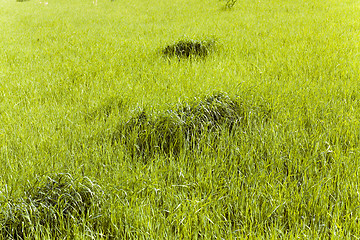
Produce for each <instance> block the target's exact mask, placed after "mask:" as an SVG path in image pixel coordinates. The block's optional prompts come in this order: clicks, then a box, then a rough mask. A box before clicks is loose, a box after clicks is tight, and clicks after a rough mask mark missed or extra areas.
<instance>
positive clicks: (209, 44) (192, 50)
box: [162, 39, 215, 58]
mask: <svg viewBox="0 0 360 240" xmlns="http://www.w3.org/2000/svg"><path fill="white" fill-rule="evenodd" d="M214 48H215V41H214V40H213V39H212V40H206V41H196V40H180V41H179V42H177V43H175V44H172V45H168V46H167V47H166V48H164V49H163V51H162V53H163V55H164V56H167V57H175V56H176V57H178V58H190V57H206V56H207V55H208V54H209V53H210V52H211V51H212V50H213V49H214Z"/></svg>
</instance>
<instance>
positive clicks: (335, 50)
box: [0, 0, 360, 239]
mask: <svg viewBox="0 0 360 240" xmlns="http://www.w3.org/2000/svg"><path fill="white" fill-rule="evenodd" d="M0 1H1V3H0V38H1V41H0V49H1V50H0V204H1V206H0V211H1V212H0V224H1V225H0V233H1V234H3V235H2V236H0V238H4V239H5V238H6V235H5V233H4V229H6V227H7V226H8V228H7V229H9V228H10V229H11V226H15V225H16V222H13V224H14V225H11V224H10V225H4V224H5V223H6V219H10V218H11V216H13V215H11V214H15V215H16V214H20V215H21V214H23V215H21V216H22V217H26V216H29V219H31V221H30V220H29V223H30V224H29V226H30V227H29V228H30V229H33V230H31V231H29V232H28V233H29V237H28V238H29V239H33V238H36V239H44V238H49V239H51V238H55V236H54V235H51V234H52V232H53V229H51V228H46V227H45V228H44V226H41V224H40V225H39V222H38V221H36V218H34V216H35V217H36V216H37V215H36V214H38V213H39V212H37V213H36V212H34V213H30V214H28V215H26V214H25V213H24V211H25V210H26V209H27V210H29V206H30V205H31V204H30V203H31V201H30V200H29V196H28V195H27V192H28V191H29V188H30V189H33V188H34V186H38V185H36V184H40V185H41V184H46V179H48V177H50V178H53V176H58V175H56V174H60V173H66V174H69V176H73V178H71V179H75V180H74V181H75V182H76V181H79V183H76V184H81V179H83V178H84V177H85V178H86V179H87V178H89V179H91V181H93V182H94V183H96V184H97V185H98V186H100V188H101V189H102V191H104V194H103V195H99V196H100V197H99V196H98V195H96V196H97V197H95V198H92V199H97V200H94V201H95V202H93V204H94V206H95V207H96V206H97V205H96V204H97V203H99V204H100V203H101V206H99V208H97V209H96V208H94V209H92V210H90V212H89V215H88V216H80V217H79V216H77V215H76V214H74V216H73V218H69V219H72V220H66V218H64V219H63V220H59V222H58V224H59V226H60V227H59V228H58V230H59V229H60V230H59V231H58V232H60V233H59V234H60V235H61V234H62V235H61V237H63V238H66V236H67V238H68V239H71V238H75V239H101V238H104V239H106V238H110V237H113V238H115V239H221V238H222V239H281V238H283V239H295V238H300V239H318V238H321V239H322V238H329V239H344V238H345V239H346V238H347V239H356V238H359V237H360V231H359V229H360V226H359V214H360V208H359V206H360V196H359V193H358V191H359V190H358V188H359V179H360V178H359V164H360V162H359V160H358V159H359V157H360V152H359V150H360V148H359V143H360V123H359V119H360V102H359V101H360V94H359V80H360V77H359V73H360V68H359V64H360V43H359V42H360V41H359V39H360V32H359V29H360V23H359V21H358V20H357V19H360V14H359V12H360V11H359V10H360V2H359V1H355V0H349V1H337V0H331V1H320V0H311V1H310V0H309V1H300V0H285V1H283V0H281V1H280V0H267V1H252V0H243V1H237V2H236V4H235V5H234V6H233V8H231V9H229V10H226V11H224V10H223V6H224V4H225V2H224V1H217V0H204V1H195V0H175V1H163V0H161V1H152V0H151V1H145V0H139V1H135V2H134V1H120V0H115V1H113V2H112V1H104V0H99V1H98V4H97V6H94V5H93V4H92V1H77V0H75V1H69V0H57V1H55V0H49V1H48V4H47V5H44V4H40V3H39V1H35V0H30V1H25V2H16V1H15V0H11V1H10V0H0ZM182 39H193V40H199V41H201V40H207V39H215V40H216V50H215V52H213V53H211V54H210V55H209V56H207V57H206V58H205V59H193V60H187V59H181V60H178V59H177V58H172V59H167V58H166V57H163V56H162V55H161V50H162V49H164V48H165V47H166V46H168V45H171V44H174V43H176V42H177V41H179V40H182ZM219 92H222V93H224V95H227V96H229V97H230V98H231V99H234V101H237V102H238V103H239V104H241V106H242V108H241V109H242V111H243V114H244V115H243V119H242V120H241V124H240V127H239V128H236V130H235V131H233V132H231V133H229V131H228V129H227V127H226V126H222V127H221V128H219V129H220V130H217V131H213V132H211V131H209V132H208V133H205V134H202V135H200V136H197V137H195V138H193V142H191V143H184V146H182V147H181V151H180V153H179V154H177V155H172V154H163V153H161V151H150V152H147V153H146V155H145V156H144V155H137V154H135V155H134V154H130V152H129V146H126V142H127V141H126V139H127V138H128V139H127V140H130V142H131V140H134V137H136V135H137V134H138V132H136V131H137V130H136V129H135V130H134V132H132V134H133V135H129V136H127V135H126V136H125V138H122V140H119V141H116V142H114V141H113V137H112V136H114V134H118V133H119V131H120V130H121V128H122V127H124V124H125V123H126V122H128V121H129V120H130V119H132V118H134V117H136V116H138V114H139V113H140V112H141V111H144V112H146V114H147V115H148V116H150V118H151V119H153V121H155V122H156V121H157V120H156V119H159V118H161V116H165V117H166V116H168V114H169V111H173V112H174V111H176V109H178V107H179V106H184V105H186V103H188V104H192V103H193V104H196V103H199V102H201V101H203V100H204V99H206V98H207V97H209V96H213V94H217V93H219ZM205 110H206V109H205ZM190 123H191V122H190ZM195 123H196V121H195V120H194V124H195ZM125 125H126V124H125ZM169 128H170V127H169ZM221 129H222V130H221ZM140 130H141V129H140ZM152 130H153V129H152V128H151V126H150V127H149V128H146V131H148V132H151V131H152ZM219 132H220V133H219ZM124 139H125V140H124ZM180 140H181V139H180V137H179V141H180ZM156 141H157V140H156ZM147 144H149V146H152V147H154V146H153V145H152V144H153V142H149V143H147ZM191 144H192V145H191ZM190 145H191V146H192V147H191V146H190ZM133 147H135V148H136V146H133ZM160 150H161V149H160ZM76 184H75V185H76ZM76 186H77V185H76ZM89 190H90V191H94V190H93V189H89ZM59 191H60V190H59ZM100 198H101V201H100V200H99V199H100ZM22 204H23V205H22ZM29 204H30V205H29ZM8 206H12V208H11V207H10V208H9V207H8ZM19 206H24V209H25V210H24V211H23V210H16V209H19V208H20V207H19ZM59 206H62V205H59ZM46 207H47V208H48V209H49V211H51V209H52V206H48V205H46ZM34 211H35V210H34ZM25 212H26V211H25ZM45 212H46V211H45ZM96 214H98V215H99V218H94V219H101V220H99V221H98V220H89V219H92V217H95V215H96ZM21 216H20V217H19V216H18V219H21ZM59 216H61V214H60V215H59ZM89 216H90V217H89ZM26 219H27V218H26ZM34 219H35V220H34ZM59 219H60V218H59ZM83 220H85V221H83ZM87 221H90V222H91V221H93V222H95V223H94V224H98V225H96V226H97V227H91V226H93V225H91V224H88V225H87ZM10 222H11V221H10ZM7 223H9V222H7ZM67 224H68V225H69V226H67ZM82 224H83V225H82ZM9 226H10V227H9ZM27 230H29V229H27ZM101 233H104V234H105V235H101Z"/></svg>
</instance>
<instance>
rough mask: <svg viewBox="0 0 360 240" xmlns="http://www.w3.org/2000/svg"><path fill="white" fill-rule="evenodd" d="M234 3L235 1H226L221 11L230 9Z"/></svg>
mask: <svg viewBox="0 0 360 240" xmlns="http://www.w3.org/2000/svg"><path fill="white" fill-rule="evenodd" d="M236 2H237V0H227V1H226V4H225V6H224V8H223V9H224V10H229V9H232V8H233V7H234V5H235V3H236Z"/></svg>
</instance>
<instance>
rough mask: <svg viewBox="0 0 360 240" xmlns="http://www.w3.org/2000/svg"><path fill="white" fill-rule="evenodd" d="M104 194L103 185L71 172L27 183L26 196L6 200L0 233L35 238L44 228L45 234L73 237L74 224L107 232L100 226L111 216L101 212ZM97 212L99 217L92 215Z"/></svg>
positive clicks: (14, 236)
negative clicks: (101, 186)
mask: <svg viewBox="0 0 360 240" xmlns="http://www.w3.org/2000/svg"><path fill="white" fill-rule="evenodd" d="M103 197H104V193H103V191H102V190H101V188H100V187H99V186H98V185H96V184H95V183H93V182H92V181H91V180H90V179H88V178H84V179H82V180H81V181H79V180H77V179H74V178H73V177H72V176H71V175H69V174H57V175H55V176H54V177H52V178H50V177H48V178H47V179H46V181H38V182H36V183H35V184H33V185H31V186H28V190H27V191H26V192H25V197H24V198H22V199H20V200H18V201H13V200H9V201H8V202H7V203H6V204H4V206H3V207H2V209H1V211H0V224H1V225H0V236H1V237H3V238H5V239H25V238H26V239H27V238H31V239H32V238H34V237H35V236H34V235H35V234H39V233H40V232H41V233H44V236H42V237H45V235H48V236H51V237H52V238H53V239H60V238H63V237H65V236H66V237H71V235H72V234H73V233H74V229H73V228H74V227H77V228H78V230H77V231H79V229H80V231H81V230H84V229H87V231H89V229H91V231H95V232H96V231H97V230H99V231H101V232H104V231H103V230H100V229H104V224H105V225H106V222H108V220H107V219H106V217H107V216H106V217H105V216H104V214H102V213H101V212H100V211H101V210H102V206H101V205H102V203H103ZM95 215H96V216H97V218H96V219H93V217H94V216H95ZM109 225H110V224H109ZM105 228H106V227H105ZM95 235H96V234H95Z"/></svg>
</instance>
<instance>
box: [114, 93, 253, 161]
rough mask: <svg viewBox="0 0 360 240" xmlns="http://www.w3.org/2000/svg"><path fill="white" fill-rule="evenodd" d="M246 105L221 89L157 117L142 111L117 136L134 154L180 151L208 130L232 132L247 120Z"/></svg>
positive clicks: (124, 125) (122, 126) (219, 132)
mask: <svg viewBox="0 0 360 240" xmlns="http://www.w3.org/2000/svg"><path fill="white" fill-rule="evenodd" d="M246 111H247V109H246V106H245V104H244V102H242V101H241V100H240V99H233V98H230V97H229V96H228V95H226V94H223V93H220V94H215V95H212V96H208V97H206V98H204V99H203V100H197V101H194V102H193V103H184V104H182V105H181V106H178V107H177V108H176V109H174V110H173V109H170V110H167V111H165V112H163V113H161V114H159V115H158V116H156V117H151V116H149V114H148V113H146V112H145V111H142V112H141V113H139V114H138V115H137V116H135V117H132V118H131V119H130V120H129V121H127V122H126V123H125V124H123V125H121V126H120V127H119V130H118V132H117V133H116V134H114V140H115V141H118V140H120V139H121V138H122V139H123V142H124V143H125V145H126V146H127V148H128V149H130V152H131V154H140V155H149V154H150V155H152V154H154V153H156V152H161V153H165V154H174V155H177V154H179V153H180V151H181V150H182V149H184V148H185V147H186V146H188V147H190V148H191V146H192V145H196V143H197V142H199V141H200V140H201V138H202V137H203V136H205V135H208V134H209V133H214V134H221V132H222V131H227V132H228V133H230V134H231V133H232V132H233V131H234V130H235V129H238V128H239V127H241V125H242V123H244V122H246V121H247V118H248V114H247V113H246Z"/></svg>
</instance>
